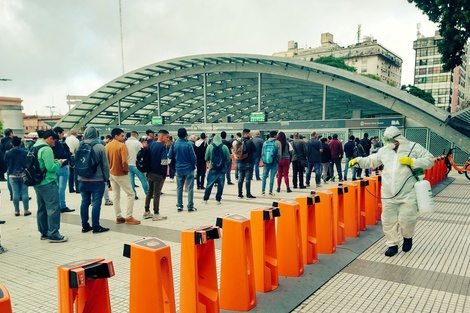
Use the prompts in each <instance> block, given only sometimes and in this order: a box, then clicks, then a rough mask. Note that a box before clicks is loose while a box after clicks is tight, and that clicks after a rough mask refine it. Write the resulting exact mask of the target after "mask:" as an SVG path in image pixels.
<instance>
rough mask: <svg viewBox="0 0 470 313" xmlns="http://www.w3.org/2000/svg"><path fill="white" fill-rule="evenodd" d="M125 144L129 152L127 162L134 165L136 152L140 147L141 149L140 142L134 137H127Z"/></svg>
mask: <svg viewBox="0 0 470 313" xmlns="http://www.w3.org/2000/svg"><path fill="white" fill-rule="evenodd" d="M126 146H127V150H128V152H129V154H128V156H127V163H129V166H135V161H136V158H137V153H138V152H139V150H140V149H142V143H141V142H140V141H138V140H137V139H136V138H134V137H129V139H127V140H126Z"/></svg>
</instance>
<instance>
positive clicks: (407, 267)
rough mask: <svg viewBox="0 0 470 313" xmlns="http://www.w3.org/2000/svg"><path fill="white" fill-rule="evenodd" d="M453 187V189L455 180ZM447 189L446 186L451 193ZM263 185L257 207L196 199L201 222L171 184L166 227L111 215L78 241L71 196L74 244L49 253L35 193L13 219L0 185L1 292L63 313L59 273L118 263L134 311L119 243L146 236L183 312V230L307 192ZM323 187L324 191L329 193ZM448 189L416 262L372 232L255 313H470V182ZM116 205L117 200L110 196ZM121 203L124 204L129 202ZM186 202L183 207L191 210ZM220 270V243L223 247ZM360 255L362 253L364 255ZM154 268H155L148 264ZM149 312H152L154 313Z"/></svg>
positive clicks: (68, 216) (284, 282) (64, 225)
mask: <svg viewBox="0 0 470 313" xmlns="http://www.w3.org/2000/svg"><path fill="white" fill-rule="evenodd" d="M454 179H455V180H454ZM447 185H448V186H447ZM260 186H261V184H260V182H259V181H253V184H252V189H253V194H254V195H255V196H258V197H257V199H253V200H245V199H243V200H239V199H238V198H237V197H236V196H237V188H236V186H226V188H225V193H224V197H223V200H222V205H216V204H215V200H213V196H214V194H215V190H214V191H213V195H212V199H211V200H210V201H209V204H207V205H206V204H202V192H200V191H196V192H195V204H196V207H197V208H198V211H197V212H195V213H188V212H182V213H178V212H176V208H175V200H176V195H175V193H176V191H175V188H176V185H175V184H174V183H169V182H168V181H167V182H166V183H165V186H164V188H163V192H164V193H165V195H164V196H163V197H162V201H161V208H162V209H161V212H162V214H163V215H167V216H168V220H166V221H159V222H153V221H152V220H142V225H139V226H130V225H123V224H121V225H116V224H115V223H114V211H113V208H112V207H110V206H103V207H102V214H101V219H102V224H103V226H106V227H110V228H111V231H110V232H107V233H103V234H92V233H87V234H82V233H81V231H80V230H81V227H80V218H79V213H78V208H79V203H80V195H79V194H67V204H68V206H69V207H71V208H75V209H77V211H75V212H73V213H65V214H62V220H61V232H62V233H63V234H64V235H66V236H69V238H70V239H69V242H67V243H61V244H50V243H48V242H47V241H41V240H39V233H38V232H37V230H36V218H35V215H36V214H35V213H36V209H35V207H36V205H35V198H36V197H35V194H34V190H32V189H31V190H30V195H31V196H32V197H33V200H32V202H31V208H32V211H33V215H32V216H29V217H24V216H20V217H15V216H13V205H12V203H11V202H10V201H9V199H8V191H7V189H6V184H5V183H4V182H2V183H1V184H0V189H1V190H2V194H1V204H0V219H2V220H6V221H7V223H6V224H4V225H2V229H1V230H2V238H1V240H2V245H3V246H5V247H6V248H7V250H8V251H7V252H6V253H4V254H1V255H0V283H1V284H3V285H5V286H6V288H7V289H8V290H9V292H10V296H11V301H12V306H13V312H15V313H22V312H25V313H29V312H41V313H44V312H46V313H48V312H57V267H58V266H59V265H61V264H65V263H69V262H72V261H77V260H83V259H89V258H100V257H102V258H106V259H109V260H112V261H113V264H114V269H115V271H116V275H115V276H113V277H111V278H110V279H109V287H110V295H111V304H112V309H113V312H128V297H129V259H127V258H125V257H123V256H122V250H123V244H124V243H129V242H132V241H135V240H138V239H141V238H142V237H157V238H160V239H162V240H164V241H165V242H166V243H167V244H168V245H169V246H170V247H171V253H172V262H173V277H174V282H175V296H176V301H177V306H178V296H179V266H180V264H179V262H180V245H179V241H180V231H181V230H183V229H187V228H192V227H195V226H204V225H213V224H214V223H215V219H216V217H217V216H222V215H225V214H229V213H239V214H242V215H244V216H247V217H248V216H249V212H250V211H251V210H252V209H257V208H264V207H269V206H270V205H271V203H272V201H275V200H279V199H280V198H284V199H294V198H295V197H298V196H301V195H302V194H306V193H308V192H309V191H306V190H299V189H294V192H293V193H289V194H288V193H286V192H285V188H283V190H281V193H279V194H276V195H275V196H273V197H269V196H266V197H263V196H261V195H260ZM331 186H332V184H329V185H325V186H324V187H322V188H321V189H325V188H326V187H331ZM442 186H444V187H446V188H444V189H443V190H442V191H441V192H440V193H439V194H438V195H437V196H436V198H435V202H436V211H435V213H433V214H431V215H427V216H422V217H420V218H419V223H418V226H417V232H416V236H415V245H414V247H413V250H412V251H411V252H410V253H407V254H405V253H403V252H401V253H399V254H398V255H397V256H395V257H393V258H386V257H385V256H384V255H383V251H384V248H385V246H384V240H383V238H382V239H381V236H382V234H381V229H380V225H378V226H373V227H368V230H366V231H365V232H361V236H360V237H359V238H354V239H348V240H347V242H346V244H345V245H343V246H338V251H337V252H336V253H335V254H333V255H320V256H319V261H318V262H317V263H316V264H313V265H308V266H306V267H305V273H304V275H302V276H301V277H298V278H283V277H281V278H280V287H279V289H278V290H276V291H274V292H271V293H267V294H261V293H258V294H257V300H258V305H257V307H255V308H254V309H253V310H252V311H255V312H289V311H290V310H292V309H294V308H295V307H296V306H297V305H298V307H297V308H296V309H295V310H294V312H366V311H369V312H470V301H468V300H467V299H468V296H469V295H470V293H469V288H470V267H469V262H468V259H469V256H470V248H469V246H470V204H469V198H470V196H469V194H468V190H469V187H470V181H469V180H467V179H466V178H465V177H463V176H462V175H460V176H459V175H457V174H456V173H455V172H451V179H447V180H446V182H445V184H441V186H440V187H442ZM137 190H138V194H139V197H140V199H139V200H136V202H135V209H134V212H135V217H136V218H140V217H141V215H142V213H143V202H144V201H143V198H144V196H143V192H142V189H141V188H138V189H137ZM111 196H112V193H111ZM123 201H124V200H123ZM186 201H187V199H186V198H185V199H184V202H185V203H186ZM216 246H217V250H216V256H217V265H218V268H219V269H220V242H218V241H217V245H216ZM362 251H364V252H363V253H362ZM148 266H152V265H151V264H149V265H148ZM149 312H153V311H152V310H151V309H149Z"/></svg>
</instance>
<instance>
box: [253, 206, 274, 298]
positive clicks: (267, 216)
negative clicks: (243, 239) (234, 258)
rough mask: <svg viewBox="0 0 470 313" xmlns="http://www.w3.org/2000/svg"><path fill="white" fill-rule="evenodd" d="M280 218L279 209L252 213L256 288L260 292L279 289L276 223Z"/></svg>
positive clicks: (260, 210)
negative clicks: (276, 219)
mask: <svg viewBox="0 0 470 313" xmlns="http://www.w3.org/2000/svg"><path fill="white" fill-rule="evenodd" d="M278 216H280V211H279V208H267V209H259V210H253V211H251V213H250V222H251V242H252V246H253V265H254V270H255V286H256V290H257V291H259V292H269V291H273V290H274V289H276V288H277V287H279V277H278V275H279V273H278V268H277V249H276V223H275V217H278Z"/></svg>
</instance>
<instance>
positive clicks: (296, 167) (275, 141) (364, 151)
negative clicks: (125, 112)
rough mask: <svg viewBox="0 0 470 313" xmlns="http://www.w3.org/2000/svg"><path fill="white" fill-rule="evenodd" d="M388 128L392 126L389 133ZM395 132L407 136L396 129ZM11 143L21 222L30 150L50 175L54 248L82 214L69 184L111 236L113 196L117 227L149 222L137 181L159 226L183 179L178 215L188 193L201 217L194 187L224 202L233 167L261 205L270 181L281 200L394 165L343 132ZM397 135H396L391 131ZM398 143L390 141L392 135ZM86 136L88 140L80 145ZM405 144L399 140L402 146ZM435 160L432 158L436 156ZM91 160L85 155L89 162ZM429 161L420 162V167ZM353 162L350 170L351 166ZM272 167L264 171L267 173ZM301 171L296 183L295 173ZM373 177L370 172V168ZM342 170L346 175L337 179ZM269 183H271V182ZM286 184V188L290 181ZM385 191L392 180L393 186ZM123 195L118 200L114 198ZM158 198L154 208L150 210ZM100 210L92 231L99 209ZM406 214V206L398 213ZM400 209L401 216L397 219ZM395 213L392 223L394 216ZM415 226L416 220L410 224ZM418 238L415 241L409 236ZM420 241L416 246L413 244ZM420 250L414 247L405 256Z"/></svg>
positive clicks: (1, 154)
mask: <svg viewBox="0 0 470 313" xmlns="http://www.w3.org/2000/svg"><path fill="white" fill-rule="evenodd" d="M387 130H388V129H387ZM393 131H395V132H396V131H397V130H395V129H393ZM4 133H5V137H4V138H3V139H2V141H1V146H0V148H1V149H0V160H1V162H0V172H1V173H4V172H6V175H7V185H8V190H9V192H10V200H11V201H13V205H14V210H15V212H14V214H15V216H20V215H21V214H20V202H22V205H23V214H24V216H29V215H31V211H30V210H29V206H30V204H29V200H30V199H31V198H30V197H29V194H28V187H27V186H26V185H25V184H24V182H23V179H22V172H23V169H24V164H25V162H26V158H27V155H28V151H33V150H34V151H36V153H37V159H38V161H39V165H40V168H41V169H42V170H44V172H45V175H44V178H43V180H42V181H41V182H40V183H39V184H37V185H35V186H33V189H34V191H35V193H36V197H37V206H38V211H37V224H38V230H39V232H40V239H41V240H49V241H50V242H54V243H58V242H66V241H67V240H68V238H67V237H65V236H63V235H62V234H61V233H60V231H59V230H60V214H61V213H68V212H73V211H75V209H71V208H69V207H68V206H67V203H66V195H65V191H66V189H67V184H68V188H69V192H70V193H80V195H81V198H82V199H81V204H80V217H81V225H82V232H83V233H87V232H90V231H92V232H93V233H103V232H106V231H109V228H106V227H103V226H101V225H100V211H101V205H102V202H103V199H104V201H105V205H112V206H113V207H114V212H115V221H116V224H123V223H125V224H128V225H138V224H140V223H141V222H140V220H138V219H137V218H135V217H134V201H135V200H137V199H139V198H138V194H137V191H136V187H137V185H136V178H137V179H138V181H139V183H140V185H141V187H142V190H143V192H144V194H145V204H144V213H143V215H142V218H144V219H152V220H153V221H162V220H166V219H167V216H164V215H162V214H161V213H160V197H161V196H162V195H163V193H162V188H163V185H164V183H165V181H166V180H167V179H168V180H169V181H170V182H176V196H177V197H176V204H175V205H176V209H177V211H178V212H182V211H184V210H185V206H184V199H183V194H184V193H183V191H185V192H186V193H187V202H186V211H188V212H195V211H197V208H196V207H195V204H194V189H195V187H194V184H195V181H196V188H197V190H203V191H204V195H203V204H207V203H208V201H209V200H210V197H211V193H212V189H213V188H214V187H216V188H217V191H216V194H215V200H216V203H217V204H221V201H222V196H223V192H224V187H225V184H226V183H227V185H234V182H233V180H232V168H234V172H235V173H234V177H235V180H236V182H237V191H238V198H240V199H243V198H246V199H255V198H256V196H255V195H254V193H256V192H253V190H252V185H251V182H252V180H253V179H256V180H258V181H259V180H261V181H262V182H261V190H260V192H261V195H262V196H266V188H267V189H268V190H267V194H268V195H269V196H273V195H274V183H275V182H276V192H277V193H280V192H281V190H283V189H284V188H285V191H286V192H287V193H290V192H292V189H291V187H292V188H294V189H296V188H299V189H305V188H307V187H310V181H311V178H312V173H313V175H314V179H315V183H314V186H316V187H322V184H327V183H328V182H329V181H335V180H336V179H337V180H338V182H342V181H346V180H347V179H348V172H349V168H350V167H351V172H352V173H351V175H352V180H358V179H361V178H362V175H364V176H369V175H371V173H372V171H376V173H378V171H380V170H381V169H382V166H383V164H384V163H387V162H388V161H389V160H385V159H383V160H381V159H380V158H381V157H383V156H384V153H382V152H379V151H382V150H381V149H380V148H381V147H382V141H381V140H379V138H378V136H374V137H372V138H371V139H369V135H368V134H367V133H364V135H363V138H362V139H359V138H355V136H352V135H351V136H349V138H348V140H347V142H345V143H344V144H343V143H342V142H341V141H340V140H339V139H338V135H337V134H333V135H332V136H331V137H330V136H328V137H322V136H321V135H319V134H317V133H316V132H315V131H312V132H311V133H310V138H306V137H304V136H302V135H301V134H299V133H298V132H295V133H293V134H292V135H290V136H289V137H288V136H287V135H286V134H285V133H284V132H282V131H279V132H278V131H270V132H269V133H268V134H267V135H266V138H265V139H263V138H262V136H261V133H260V132H259V131H256V132H255V133H254V134H253V136H252V134H251V131H250V130H249V129H243V131H242V132H239V133H237V134H236V136H231V139H228V138H227V133H226V132H225V131H222V132H221V133H220V134H212V135H211V136H207V135H206V134H205V133H201V134H199V136H196V135H189V134H188V132H187V130H186V129H185V128H180V129H178V131H177V139H176V140H174V139H173V137H172V136H170V134H169V132H168V131H166V130H164V129H161V130H159V131H158V132H157V133H155V132H154V131H153V130H151V129H149V130H147V131H146V133H145V136H142V137H139V133H138V132H137V131H132V132H130V133H127V134H126V133H125V132H124V130H122V129H120V128H114V129H112V131H111V134H109V135H106V136H101V137H100V135H99V133H98V131H97V129H96V128H94V127H92V126H91V127H88V128H87V129H86V130H85V131H84V133H83V135H82V136H79V135H78V133H77V131H76V130H75V129H72V130H71V131H70V132H69V134H68V135H67V137H66V138H65V132H64V129H62V128H60V127H56V128H54V129H52V130H47V131H38V137H39V138H38V139H37V140H35V141H34V142H33V143H32V144H30V145H28V147H25V146H24V144H23V142H22V140H21V139H20V138H19V137H17V136H15V135H14V133H13V131H11V129H6V130H5V132H4ZM386 135H387V131H386ZM393 135H395V137H393V138H396V140H395V143H397V142H399V141H400V142H401V143H402V146H404V145H405V143H407V141H406V140H405V139H404V137H403V136H400V134H399V135H397V134H395V133H394V134H393ZM387 136H389V135H387ZM80 137H81V138H80ZM397 140H398V141H397ZM86 147H89V148H88V154H89V161H88V162H89V164H86V166H87V167H90V168H93V171H92V172H91V173H89V172H88V171H87V172H86V173H85V172H83V170H81V168H80V167H79V165H78V162H79V160H77V154H80V153H83V151H85V150H84V149H86ZM144 148H145V149H148V153H147V158H149V160H148V161H149V163H150V167H149V168H148V169H146V172H142V171H141V170H139V169H138V167H137V165H136V162H137V161H138V154H139V152H140V151H141V150H142V149H144ZM415 151H418V152H420V153H421V156H423V158H425V160H426V162H424V161H423V162H421V163H420V165H421V166H428V165H429V164H427V163H429V162H430V154H429V152H427V154H426V153H425V152H424V151H425V150H423V148H422V147H420V146H419V147H418V148H417V149H415ZM431 157H432V156H431ZM82 159H84V157H82V156H81V154H80V160H81V161H82ZM233 162H235V166H233V165H232V163H233ZM417 162H418V163H419V161H417ZM343 164H344V169H343V168H342V167H343ZM261 166H262V169H261ZM291 168H292V181H290V175H289V172H290V169H291ZM363 170H364V173H362V171H363ZM335 171H336V173H335ZM268 182H269V184H268V186H267V183H268ZM283 182H284V184H283ZM384 184H385V185H386V184H387V182H385V183H384ZM110 190H112V191H113V196H114V198H113V200H111V199H110V198H109V191H110ZM121 190H122V191H123V193H124V194H125V196H124V197H125V198H126V201H125V210H124V211H123V210H122V209H121ZM152 201H153V204H152V209H151V205H150V203H151V202H152ZM90 206H91V224H90V216H89V215H90V214H89V209H90ZM391 207H393V208H396V207H397V205H396V203H395V202H394V201H385V205H384V210H385V212H387V211H388V210H391ZM414 209H415V207H414V206H405V208H404V209H403V210H406V211H407V212H408V215H410V213H409V211H410V210H414ZM395 211H396V209H395ZM395 211H394V212H395ZM389 215H390V216H393V218H392V217H390V218H388V216H389ZM389 215H387V214H385V217H387V218H385V220H384V232H385V234H386V236H387V243H389V246H390V247H391V248H390V249H391V250H390V249H389V250H387V252H386V255H388V256H391V255H394V254H396V253H397V251H396V249H397V248H396V246H397V245H396V243H397V240H398V239H397V238H398V236H397V235H396V234H395V230H396V228H397V226H396V225H397V223H399V222H400V221H399V219H398V218H397V217H396V216H397V213H396V212H395V213H391V214H389ZM410 220H412V221H410ZM414 222H415V219H414V220H413V219H412V218H410V217H409V216H408V219H407V220H406V223H405V222H402V224H404V225H405V226H403V227H404V228H402V232H404V235H405V236H409V237H410V238H411V236H412V233H413V228H414V224H413V223H414ZM406 240H408V239H406ZM409 240H411V239H409ZM406 249H407V250H408V251H409V249H411V243H410V242H409V243H408V246H407V247H406V248H404V250H406Z"/></svg>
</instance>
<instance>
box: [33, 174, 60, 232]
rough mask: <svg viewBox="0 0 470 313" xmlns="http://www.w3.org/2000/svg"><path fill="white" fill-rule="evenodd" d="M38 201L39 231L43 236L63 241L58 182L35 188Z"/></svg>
mask: <svg viewBox="0 0 470 313" xmlns="http://www.w3.org/2000/svg"><path fill="white" fill-rule="evenodd" d="M34 191H36V197H37V201H38V216H37V221H38V230H39V232H40V233H41V236H43V237H47V238H49V239H52V240H58V239H62V236H61V234H60V233H59V229H60V208H59V187H58V186H57V184H56V182H50V183H49V184H46V185H42V186H34Z"/></svg>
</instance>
